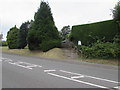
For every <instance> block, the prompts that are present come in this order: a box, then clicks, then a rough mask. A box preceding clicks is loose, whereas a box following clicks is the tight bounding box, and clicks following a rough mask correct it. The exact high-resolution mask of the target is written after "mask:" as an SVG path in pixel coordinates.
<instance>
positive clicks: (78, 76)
mask: <svg viewBox="0 0 120 90" xmlns="http://www.w3.org/2000/svg"><path fill="white" fill-rule="evenodd" d="M84 77H85V76H83V75H81V76H73V77H71V78H73V79H75V78H84Z"/></svg>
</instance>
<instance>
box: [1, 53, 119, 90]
mask: <svg viewBox="0 0 120 90" xmlns="http://www.w3.org/2000/svg"><path fill="white" fill-rule="evenodd" d="M0 63H2V88H108V89H112V88H113V89H117V90H118V86H119V85H118V84H119V83H118V68H117V67H115V66H109V65H99V64H90V63H85V62H80V61H70V60H65V61H64V60H51V59H44V58H37V57H32V56H22V55H15V54H7V53H3V54H2V58H1V59H0Z"/></svg>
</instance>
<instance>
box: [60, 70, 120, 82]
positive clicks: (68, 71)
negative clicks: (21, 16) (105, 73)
mask: <svg viewBox="0 0 120 90" xmlns="http://www.w3.org/2000/svg"><path fill="white" fill-rule="evenodd" d="M60 71H61V72H65V73H70V74H76V75H83V74H78V73H73V72H69V71H64V70H60ZM83 76H85V77H89V78H94V79H98V80H103V81H107V82H112V83H120V82H117V81H113V80H108V79H103V78H99V77H93V76H88V75H83Z"/></svg>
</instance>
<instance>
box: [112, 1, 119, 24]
mask: <svg viewBox="0 0 120 90" xmlns="http://www.w3.org/2000/svg"><path fill="white" fill-rule="evenodd" d="M113 18H114V20H116V21H118V22H120V1H118V3H117V4H116V5H115V8H114V9H113Z"/></svg>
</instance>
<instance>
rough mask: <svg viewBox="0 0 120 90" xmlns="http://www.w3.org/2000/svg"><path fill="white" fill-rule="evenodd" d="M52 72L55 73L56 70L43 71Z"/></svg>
mask: <svg viewBox="0 0 120 90" xmlns="http://www.w3.org/2000/svg"><path fill="white" fill-rule="evenodd" d="M53 71H56V70H44V72H53Z"/></svg>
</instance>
